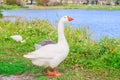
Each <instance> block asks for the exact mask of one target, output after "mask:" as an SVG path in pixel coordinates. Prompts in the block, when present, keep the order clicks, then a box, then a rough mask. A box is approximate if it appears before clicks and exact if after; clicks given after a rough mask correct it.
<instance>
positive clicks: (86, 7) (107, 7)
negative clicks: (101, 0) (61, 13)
mask: <svg viewBox="0 0 120 80" xmlns="http://www.w3.org/2000/svg"><path fill="white" fill-rule="evenodd" d="M30 8H31V9H83V10H120V6H119V5H118V6H110V5H91V6H90V5H81V4H63V5H59V6H32V7H30Z"/></svg>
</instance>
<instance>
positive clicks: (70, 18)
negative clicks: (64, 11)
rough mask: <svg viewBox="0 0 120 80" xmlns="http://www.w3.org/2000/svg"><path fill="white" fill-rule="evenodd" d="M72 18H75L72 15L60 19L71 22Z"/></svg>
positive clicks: (63, 21)
mask: <svg viewBox="0 0 120 80" xmlns="http://www.w3.org/2000/svg"><path fill="white" fill-rule="evenodd" d="M72 20H74V19H73V18H72V17H70V16H63V17H62V18H61V19H60V21H61V22H62V23H67V22H70V21H72Z"/></svg>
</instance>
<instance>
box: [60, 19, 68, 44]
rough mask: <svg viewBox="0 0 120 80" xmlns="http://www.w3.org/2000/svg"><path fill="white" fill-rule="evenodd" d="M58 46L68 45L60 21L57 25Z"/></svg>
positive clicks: (62, 24)
mask: <svg viewBox="0 0 120 80" xmlns="http://www.w3.org/2000/svg"><path fill="white" fill-rule="evenodd" d="M58 44H63V45H68V44H67V41H66V38H65V35H64V23H63V22H62V21H59V23H58Z"/></svg>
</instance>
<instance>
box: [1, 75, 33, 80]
mask: <svg viewBox="0 0 120 80" xmlns="http://www.w3.org/2000/svg"><path fill="white" fill-rule="evenodd" d="M0 80H34V77H33V76H23V75H11V76H2V75H0Z"/></svg>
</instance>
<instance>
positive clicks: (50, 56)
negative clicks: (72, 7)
mask: <svg viewBox="0 0 120 80" xmlns="http://www.w3.org/2000/svg"><path fill="white" fill-rule="evenodd" d="M72 20H73V18H71V17H69V16H64V17H62V18H61V19H60V21H59V23H58V43H56V44H47V45H44V46H42V47H40V48H39V49H37V50H35V51H33V52H31V53H28V54H27V55H24V57H25V58H29V59H30V60H31V61H32V63H33V64H34V65H37V66H44V67H46V68H47V74H48V75H49V76H61V74H60V73H59V74H57V73H56V67H57V66H58V65H59V64H60V63H61V62H62V61H63V60H64V59H65V58H66V57H67V55H68V52H69V46H68V43H67V41H66V38H65V35H64V24H65V23H67V22H69V21H72ZM49 67H51V68H54V70H53V72H50V71H49Z"/></svg>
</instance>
